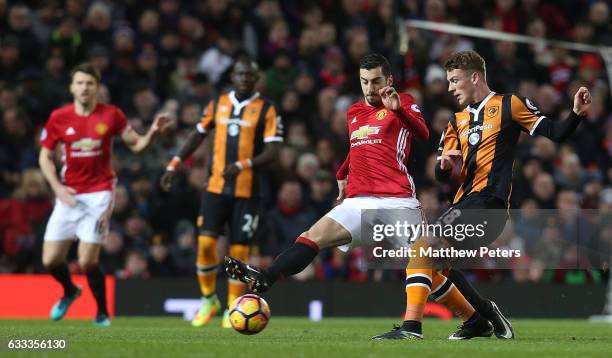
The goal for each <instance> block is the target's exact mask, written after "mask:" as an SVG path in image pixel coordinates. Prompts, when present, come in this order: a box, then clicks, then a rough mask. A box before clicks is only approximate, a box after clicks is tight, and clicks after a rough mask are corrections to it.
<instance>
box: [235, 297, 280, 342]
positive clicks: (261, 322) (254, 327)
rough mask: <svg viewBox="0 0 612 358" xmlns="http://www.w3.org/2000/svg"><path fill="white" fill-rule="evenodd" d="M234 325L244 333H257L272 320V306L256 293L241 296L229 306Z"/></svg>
mask: <svg viewBox="0 0 612 358" xmlns="http://www.w3.org/2000/svg"><path fill="white" fill-rule="evenodd" d="M229 311H230V313H229V319H230V322H231V323H232V327H234V329H235V330H236V331H238V332H240V333H242V334H256V333H259V332H261V331H263V329H264V328H266V325H267V324H268V321H269V320H270V307H268V303H267V302H266V301H265V300H264V299H263V298H261V297H259V296H257V295H254V294H246V295H244V296H240V297H238V298H236V299H235V300H234V302H232V304H231V305H230V307H229Z"/></svg>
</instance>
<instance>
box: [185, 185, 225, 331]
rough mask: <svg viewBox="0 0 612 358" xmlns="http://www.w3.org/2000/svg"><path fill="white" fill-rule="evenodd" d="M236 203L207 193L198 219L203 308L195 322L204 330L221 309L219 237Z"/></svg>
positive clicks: (198, 255)
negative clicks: (218, 290) (218, 271)
mask: <svg viewBox="0 0 612 358" xmlns="http://www.w3.org/2000/svg"><path fill="white" fill-rule="evenodd" d="M231 205H232V200H231V198H229V197H226V196H224V195H219V194H214V193H209V192H204V193H203V194H202V203H201V205H200V216H199V217H198V222H197V226H198V252H197V258H196V267H197V275H198V284H199V285H200V291H201V292H202V307H200V309H199V310H198V312H197V313H196V315H195V317H194V318H193V320H192V321H191V324H192V325H193V326H194V327H201V326H204V325H206V324H208V322H210V320H211V319H212V317H214V315H216V314H217V313H218V312H219V310H220V309H221V302H220V301H219V298H218V297H217V269H218V266H219V257H218V255H217V238H218V237H219V234H220V232H221V230H222V228H223V225H224V223H225V222H227V220H228V218H229V215H230V213H231V209H232V208H231Z"/></svg>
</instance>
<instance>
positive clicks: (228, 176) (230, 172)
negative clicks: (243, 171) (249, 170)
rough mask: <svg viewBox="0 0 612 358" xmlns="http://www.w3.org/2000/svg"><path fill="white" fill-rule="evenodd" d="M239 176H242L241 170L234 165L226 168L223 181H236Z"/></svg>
mask: <svg viewBox="0 0 612 358" xmlns="http://www.w3.org/2000/svg"><path fill="white" fill-rule="evenodd" d="M238 174H240V168H238V166H237V165H236V164H235V163H232V164H230V165H228V166H226V167H225V170H224V171H223V179H225V180H234V178H236V176H238Z"/></svg>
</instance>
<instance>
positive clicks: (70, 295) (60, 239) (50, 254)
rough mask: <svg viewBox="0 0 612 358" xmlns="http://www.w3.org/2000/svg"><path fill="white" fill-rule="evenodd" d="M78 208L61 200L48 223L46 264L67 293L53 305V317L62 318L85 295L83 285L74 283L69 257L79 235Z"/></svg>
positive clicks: (44, 245)
mask: <svg viewBox="0 0 612 358" xmlns="http://www.w3.org/2000/svg"><path fill="white" fill-rule="evenodd" d="M78 215H81V214H80V213H79V212H78V209H76V208H71V207H69V206H66V205H64V204H63V203H61V202H60V201H59V200H58V201H57V202H56V204H55V207H54V208H53V212H52V213H51V216H50V217H49V221H48V222H47V228H46V230H45V236H44V243H43V251H42V263H43V266H44V267H45V268H46V269H47V271H48V272H49V274H51V276H53V278H54V279H55V280H56V281H57V282H59V283H60V284H61V285H62V287H63V289H64V294H63V296H62V297H61V298H60V299H59V300H58V301H57V302H56V303H55V304H54V305H53V307H52V309H51V314H50V317H51V319H52V320H59V319H62V317H64V315H65V314H66V312H68V308H69V307H70V305H71V304H72V302H73V301H74V300H75V299H77V298H78V297H79V296H80V294H81V288H80V287H78V286H76V285H75V284H74V283H73V282H72V278H71V277H70V272H69V271H68V265H67V263H66V257H67V255H68V252H69V251H70V246H72V243H73V242H74V239H75V237H76V236H75V235H76V220H77V218H78Z"/></svg>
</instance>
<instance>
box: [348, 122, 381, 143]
mask: <svg viewBox="0 0 612 358" xmlns="http://www.w3.org/2000/svg"><path fill="white" fill-rule="evenodd" d="M378 132H380V127H370V125H369V124H368V125H365V126H361V127H359V129H357V130H355V131H353V132H352V133H351V140H353V139H364V138H367V137H368V136H370V135H371V134H378Z"/></svg>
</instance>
